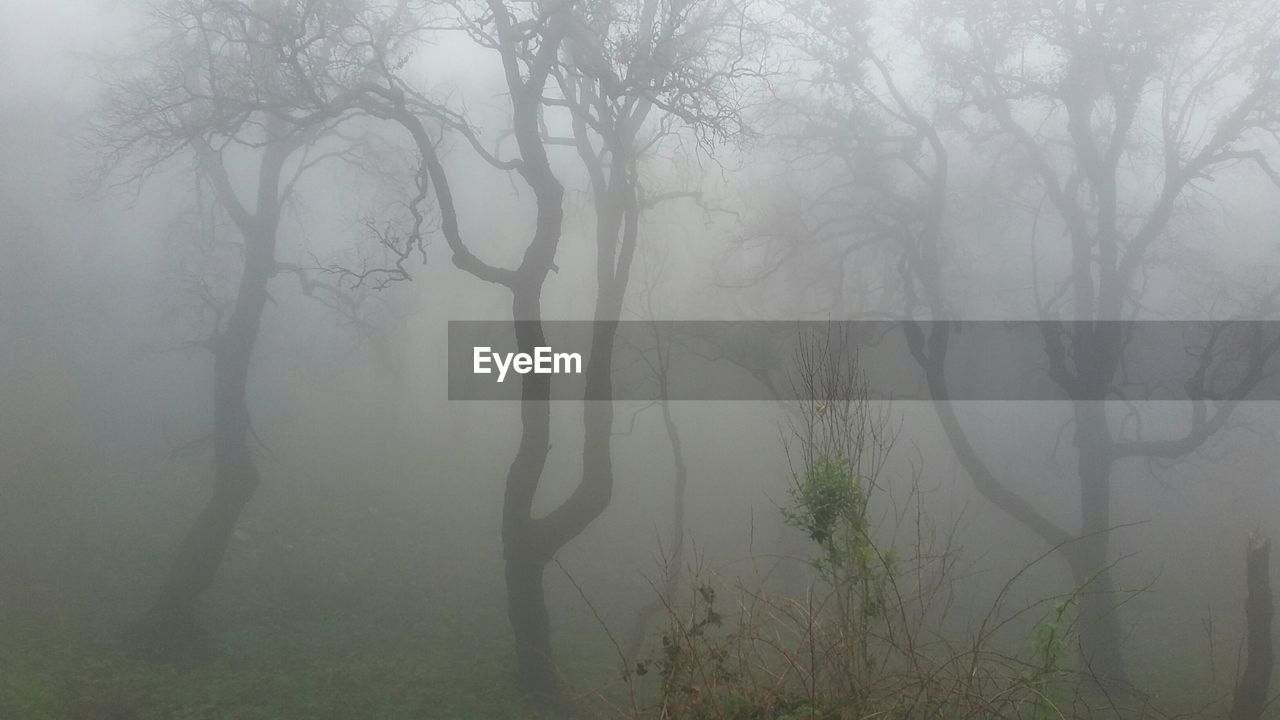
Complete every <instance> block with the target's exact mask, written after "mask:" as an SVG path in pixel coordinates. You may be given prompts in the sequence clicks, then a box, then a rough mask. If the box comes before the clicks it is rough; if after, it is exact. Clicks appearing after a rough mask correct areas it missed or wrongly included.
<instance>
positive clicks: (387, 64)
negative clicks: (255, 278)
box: [358, 0, 746, 704]
mask: <svg viewBox="0 0 1280 720" xmlns="http://www.w3.org/2000/svg"><path fill="white" fill-rule="evenodd" d="M405 8H406V3H401V4H400V6H399V11H400V12H403V11H405ZM435 10H442V13H441V15H442V17H441V18H439V22H440V24H441V25H443V26H445V27H454V28H456V29H459V30H461V31H463V32H465V33H467V34H468V35H469V36H470V37H471V38H472V39H473V40H474V41H475V42H477V43H478V44H479V45H481V46H482V47H485V48H488V49H490V50H493V51H494V52H495V53H496V54H497V55H498V57H499V59H500V60H501V64H502V70H503V77H504V80H505V83H506V86H507V90H508V93H509V100H510V107H509V112H510V115H509V117H510V120H511V133H510V135H511V137H513V138H514V141H515V146H516V153H517V154H516V155H515V156H513V157H505V156H503V155H502V153H501V150H500V147H495V149H490V148H489V146H487V145H486V143H485V142H484V139H483V138H482V137H481V135H480V133H479V132H478V131H477V130H476V129H475V128H474V127H472V125H471V123H470V120H469V118H467V117H466V116H465V115H464V114H462V113H460V112H457V111H454V110H452V109H450V108H449V107H448V106H447V105H445V104H444V103H441V102H437V101H435V100H433V99H431V98H429V97H428V96H427V94H426V93H424V92H423V91H421V90H419V89H417V88H414V87H413V86H411V85H410V84H409V83H407V82H406V81H404V80H403V79H402V78H401V76H400V74H399V72H398V71H399V69H400V65H399V64H397V62H396V61H395V58H391V57H381V56H378V52H379V51H378V50H377V46H376V45H375V46H374V47H375V49H374V53H375V58H374V61H373V62H372V63H370V64H369V66H368V67H370V68H371V69H372V70H373V71H374V73H371V74H370V75H369V76H366V77H365V78H363V79H362V82H361V83H359V85H358V87H359V89H360V91H361V92H362V93H363V101H362V102H363V107H364V109H366V110H367V111H368V112H369V113H370V114H372V115H375V116H377V117H381V118H384V119H387V120H390V121H393V122H396V123H398V124H399V125H401V126H402V127H403V128H404V129H405V130H407V131H408V133H409V134H410V136H411V137H412V138H413V140H414V143H415V145H416V147H417V149H418V151H419V154H420V156H421V159H422V172H421V176H420V181H419V192H420V199H425V197H426V195H427V193H428V192H431V193H433V195H434V199H435V202H436V204H437V205H438V208H439V212H440V232H441V234H442V235H443V236H444V238H445V241H446V243H447V245H448V247H449V250H450V251H451V253H452V259H453V263H454V264H455V265H456V266H457V267H458V268H460V269H462V270H464V271H466V272H468V273H470V274H471V275H473V276H475V277H476V278H478V279H480V280H483V281H486V282H490V283H493V284H496V285H500V286H502V287H504V288H506V289H507V290H508V291H510V293H511V308H512V311H511V317H512V320H513V322H514V327H515V333H516V340H517V346H518V348H519V349H520V350H521V351H522V352H532V351H533V349H534V348H535V347H537V346H539V345H544V344H545V337H544V334H543V329H542V325H541V321H542V304H541V303H542V300H541V298H542V289H543V286H544V284H545V282H546V280H547V277H548V275H549V274H550V273H551V272H552V271H555V270H557V269H558V268H557V265H556V262H555V256H556V252H557V249H558V247H559V243H560V238H561V234H562V232H563V222H564V213H565V210H564V207H563V205H564V196H565V187H564V184H563V182H562V181H561V179H560V178H559V177H558V176H557V174H556V171H555V170H554V168H553V165H552V161H551V159H550V158H549V156H548V149H549V148H552V147H555V146H558V145H567V146H570V147H573V148H574V149H575V150H576V151H577V153H578V157H579V158H580V159H581V161H582V162H583V164H584V166H585V167H586V169H587V173H588V176H589V180H590V183H591V190H592V198H593V209H594V210H595V220H596V249H597V271H598V272H597V288H598V295H597V305H596V312H595V317H596V319H597V320H599V321H601V322H599V323H597V324H596V326H595V327H596V330H595V334H594V336H593V339H592V352H591V355H590V361H589V362H588V366H587V369H586V375H587V386H588V394H589V396H591V397H608V396H609V395H610V392H609V384H610V382H611V380H610V373H611V370H612V361H611V358H612V348H613V336H614V332H615V329H616V328H615V323H616V321H617V320H618V319H619V317H620V314H621V311H622V305H623V301H624V298H625V295H626V289H627V284H628V280H629V277H630V269H631V262H632V258H633V257H634V252H635V247H636V243H637V237H638V232H639V225H640V217H641V213H642V212H643V211H644V210H645V209H647V208H651V207H653V206H655V205H656V204H658V203H660V202H663V201H666V200H673V199H677V198H679V197H686V196H689V197H693V196H696V193H692V192H685V191H678V192H670V193H659V194H655V195H652V196H647V195H646V194H645V192H644V189H643V187H642V186H641V183H640V179H639V175H640V174H639V167H638V165H639V160H640V158H641V157H643V156H644V155H645V153H646V151H647V150H649V149H652V148H654V147H657V146H658V145H659V143H660V142H661V141H663V140H665V139H667V138H668V137H669V136H670V135H671V134H672V132H673V126H675V125H677V124H684V125H685V126H686V127H688V128H690V129H691V130H692V131H693V132H694V133H695V134H696V135H697V136H698V137H699V138H701V139H707V138H709V137H711V136H713V135H716V134H720V135H723V134H725V132H726V128H727V127H728V126H729V123H730V122H731V120H732V117H731V114H732V111H733V108H732V106H731V105H729V104H727V103H725V101H724V98H725V97H727V90H726V87H727V86H728V85H731V84H732V83H733V82H734V81H736V80H737V79H738V78H739V77H740V76H741V75H742V74H743V73H744V72H745V71H744V70H743V69H742V68H741V67H740V65H739V64H740V63H741V61H742V60H743V58H745V57H746V55H745V53H744V52H742V48H741V47H739V48H738V50H737V52H734V53H729V54H727V55H723V56H722V55H721V54H720V53H722V52H723V51H724V49H725V47H729V46H726V45H723V44H722V43H723V42H724V33H725V32H726V31H728V30H730V29H732V28H734V27H739V26H740V16H741V14H740V12H739V11H737V10H736V9H735V8H734V7H733V6H732V5H730V4H727V3H720V2H716V3H712V2H706V3H663V2H656V1H653V2H647V3H643V4H641V5H639V6H636V7H632V6H629V5H624V6H618V7H613V6H606V5H589V4H587V5H580V6H579V5H570V4H563V5H562V4H554V5H552V4H546V5H539V6H534V7H529V8H524V7H519V6H516V5H512V4H507V3H503V2H500V0H488V1H487V2H484V3H475V4H471V3H463V2H458V3H450V4H449V5H448V6H447V8H445V7H440V8H436V7H432V6H430V5H429V4H428V5H427V6H424V7H423V8H420V9H417V11H418V12H420V13H424V14H425V13H431V12H434V11H435ZM624 35H626V36H627V37H630V38H631V42H629V43H626V44H625V47H624V44H622V43H620V42H618V40H619V39H620V38H621V37H623V36H624ZM606 48H607V50H606ZM712 57H714V58H715V60H710V59H708V58H712ZM716 63H719V64H716ZM552 87H558V89H559V90H560V91H561V95H560V97H549V96H548V91H549V90H550V89H551V88H552ZM549 107H550V108H566V109H568V111H569V113H570V122H569V125H570V126H571V131H572V133H571V137H567V138H565V137H553V136H551V130H550V129H549V128H548V124H549V122H548V118H547V109H548V108H549ZM437 128H439V129H440V130H441V131H442V132H448V133H453V134H455V135H459V136H461V137H462V138H463V139H464V140H465V141H466V144H467V145H468V146H469V147H470V148H471V149H472V150H473V151H474V152H475V153H476V154H477V155H478V156H479V157H480V158H481V159H482V160H484V161H485V162H487V163H488V164H489V165H491V166H493V167H494V168H496V169H499V170H502V171H508V172H515V173H516V174H518V175H519V176H520V178H521V179H522V180H523V182H524V184H525V185H526V186H527V187H528V188H529V189H530V190H531V191H532V194H533V198H534V205H535V208H536V217H535V221H534V228H533V232H532V235H531V237H530V239H529V242H528V245H527V246H526V249H525V252H524V256H523V259H522V261H521V263H520V264H519V265H518V266H517V267H515V268H505V267H500V266H498V265H494V264H491V263H490V262H488V261H486V260H484V259H482V258H481V257H479V256H478V255H477V254H476V253H475V252H474V251H473V246H472V245H471V244H469V243H468V241H467V240H466V239H465V238H464V236H463V233H462V231H461V227H460V221H459V217H458V212H457V210H456V207H455V202H454V198H453V194H452V189H451V187H450V184H449V177H448V175H447V173H446V170H445V167H444V165H443V163H442V162H441V159H440V154H439V150H438V144H439V140H438V139H437V138H436V137H435V136H433V131H434V130H435V129H437ZM499 146H500V143H499ZM422 227H423V222H422V217H421V216H416V217H415V220H414V222H413V223H412V227H410V228H409V229H408V230H406V231H405V233H404V237H405V240H404V242H403V243H401V244H399V245H397V247H399V248H400V249H401V251H402V252H401V259H402V260H403V259H405V258H407V257H408V255H409V254H410V252H412V251H413V250H414V249H415V248H416V249H421V247H422V242H423V236H422ZM398 267H400V266H398ZM549 398H550V383H549V378H547V377H546V376H537V375H530V376H525V377H523V378H522V390H521V423H522V431H521V439H520V443H519V447H518V449H517V451H516V456H515V459H514V460H513V461H512V464H511V466H510V469H509V471H508V474H507V481H506V493H505V497H504V502H503V525H502V527H503V548H504V556H505V563H506V585H507V607H508V614H509V617H510V620H511V624H512V628H513V630H514V633H515V645H516V660H517V671H518V678H519V680H520V685H521V686H522V688H524V689H525V690H527V691H529V692H530V693H531V694H532V695H533V696H534V697H536V698H541V699H544V700H550V701H551V702H552V703H553V704H558V703H560V701H561V700H562V695H561V690H560V683H559V679H558V676H557V672H556V669H555V666H554V663H553V660H552V647H551V629H550V621H549V617H548V612H547V604H546V598H545V589H544V587H543V575H544V572H545V568H546V566H547V565H548V564H549V563H550V562H551V561H552V559H553V558H554V557H555V555H556V553H557V552H558V551H559V550H560V549H561V548H562V547H564V545H565V544H567V543H568V542H570V541H571V540H573V538H575V537H577V536H578V535H579V534H581V532H582V531H583V530H584V529H586V527H587V526H589V525H590V524H591V522H593V521H594V520H595V519H596V518H597V517H599V515H600V514H601V513H602V512H603V511H604V509H605V508H606V507H607V506H608V504H609V501H610V498H611V495H612V486H613V470H612V463H611V459H610V446H611V441H610V438H611V435H612V432H613V408H612V404H611V403H609V402H587V403H586V404H585V415H584V433H585V446H584V456H583V475H582V481H581V482H580V483H579V484H578V486H577V488H576V489H575V490H574V492H573V493H572V494H571V495H570V497H569V498H568V499H567V500H566V501H565V502H564V503H562V504H561V505H560V506H559V507H557V508H555V509H553V510H552V511H551V512H549V513H548V514H547V515H546V516H543V517H535V516H534V515H533V500H534V496H535V494H536V492H537V489H538V487H539V484H540V481H541V478H542V472H543V468H544V467H545V464H546V460H547V454H548V450H549V447H550V408H549V406H548V404H547V401H548V400H549Z"/></svg>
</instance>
